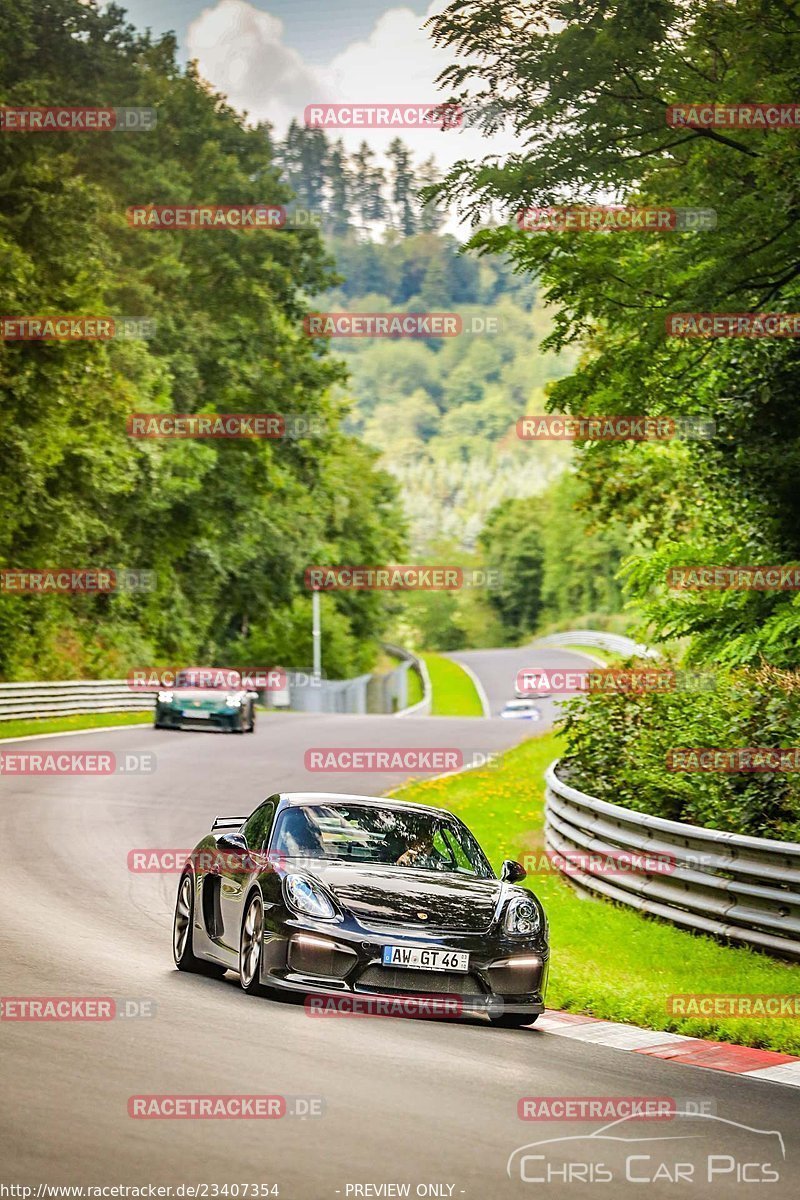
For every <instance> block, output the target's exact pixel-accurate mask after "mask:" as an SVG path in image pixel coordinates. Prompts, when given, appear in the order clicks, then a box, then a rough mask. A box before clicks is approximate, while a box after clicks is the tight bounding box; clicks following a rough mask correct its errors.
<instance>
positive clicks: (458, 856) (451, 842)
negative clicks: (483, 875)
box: [446, 829, 475, 875]
mask: <svg viewBox="0 0 800 1200" xmlns="http://www.w3.org/2000/svg"><path fill="white" fill-rule="evenodd" d="M446 837H447V844H448V848H449V850H450V853H451V855H452V857H453V858H454V859H455V868H456V870H457V871H469V873H470V875H474V874H475V866H474V864H473V863H471V862H470V860H469V858H468V856H467V854H466V852H465V850H464V847H463V846H462V845H461V842H460V841H459V840H458V838H457V837H456V836H455V834H454V833H453V831H452V830H451V829H448V830H447V832H446Z"/></svg>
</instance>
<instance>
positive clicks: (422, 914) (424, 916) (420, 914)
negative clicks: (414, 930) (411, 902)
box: [417, 912, 428, 921]
mask: <svg viewBox="0 0 800 1200" xmlns="http://www.w3.org/2000/svg"><path fill="white" fill-rule="evenodd" d="M417 916H418V917H419V919H420V921H427V919H428V914H427V913H426V912H418V913H417Z"/></svg>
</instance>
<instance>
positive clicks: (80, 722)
mask: <svg viewBox="0 0 800 1200" xmlns="http://www.w3.org/2000/svg"><path fill="white" fill-rule="evenodd" d="M152 720H153V710H152V708H149V709H148V710H147V711H146V712H124V713H78V714H76V715H75V716H71V717H44V718H42V719H39V720H25V721H0V741H2V740H3V739H4V738H11V737H29V736H33V737H36V736H37V735H40V736H43V735H44V734H46V733H67V732H68V731H69V730H71V729H97V728H98V727H99V726H103V727H104V726H106V725H141V724H142V722H143V721H152Z"/></svg>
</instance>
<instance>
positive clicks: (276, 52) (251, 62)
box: [188, 0, 318, 133]
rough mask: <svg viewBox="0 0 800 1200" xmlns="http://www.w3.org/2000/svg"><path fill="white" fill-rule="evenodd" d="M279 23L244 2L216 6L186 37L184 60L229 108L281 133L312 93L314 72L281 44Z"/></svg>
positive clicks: (223, 1)
mask: <svg viewBox="0 0 800 1200" xmlns="http://www.w3.org/2000/svg"><path fill="white" fill-rule="evenodd" d="M283 30H284V26H283V21H281V20H280V19H279V18H278V17H273V16H271V15H270V14H269V13H266V12H263V11H262V10H261V9H258V8H254V6H253V5H252V4H248V3H246V0H219V3H218V4H217V5H216V6H215V7H214V8H206V9H203V11H202V12H201V14H200V16H199V17H198V18H197V19H196V20H195V21H193V22H192V23H191V25H190V26H189V32H188V48H189V57H190V58H196V59H197V62H198V66H199V68H200V73H201V74H202V76H203V78H204V79H207V80H208V82H209V83H210V84H211V85H212V87H214V88H215V90H217V91H220V92H223V93H224V94H225V95H226V96H227V97H228V100H229V102H230V103H231V104H232V105H233V107H234V108H236V109H239V110H240V111H246V112H248V113H249V114H250V116H251V118H252V119H255V120H269V121H272V122H273V123H274V124H275V126H276V128H277V130H278V132H280V133H282V132H283V131H284V129H285V127H286V126H287V125H288V123H289V121H290V120H291V118H292V117H293V116H296V115H297V113H298V112H300V114H301V116H302V112H303V109H304V107H305V105H306V104H308V103H309V101H308V97H309V95H310V94H313V93H314V92H315V91H316V89H317V88H318V81H317V76H316V72H315V71H314V69H313V68H312V67H309V66H307V65H306V63H305V62H304V61H303V59H302V58H301V57H300V55H299V54H298V53H297V52H296V51H295V50H292V49H291V47H289V46H286V45H284V42H283Z"/></svg>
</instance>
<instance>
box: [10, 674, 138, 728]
mask: <svg viewBox="0 0 800 1200" xmlns="http://www.w3.org/2000/svg"><path fill="white" fill-rule="evenodd" d="M155 696H156V692H155V691H140V690H138V689H137V690H136V691H132V690H131V688H130V687H129V686H128V683H127V681H126V680H125V679H89V680H86V679H82V680H65V681H61V682H52V683H0V721H12V720H22V719H25V718H26V717H68V716H72V715H74V714H75V713H95V712H97V713H104V712H106V713H114V712H145V711H147V710H148V709H151V708H152V706H153V703H154V700H155Z"/></svg>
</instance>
